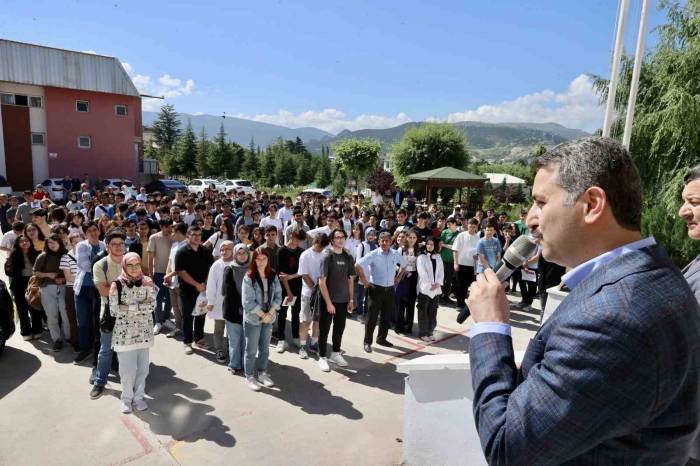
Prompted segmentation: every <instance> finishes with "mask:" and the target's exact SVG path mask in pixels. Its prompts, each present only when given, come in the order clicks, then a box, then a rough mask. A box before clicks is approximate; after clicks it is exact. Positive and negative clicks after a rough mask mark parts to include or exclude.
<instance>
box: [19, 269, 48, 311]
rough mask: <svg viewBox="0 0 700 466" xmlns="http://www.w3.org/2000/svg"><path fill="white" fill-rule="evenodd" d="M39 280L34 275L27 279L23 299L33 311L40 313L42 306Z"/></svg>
mask: <svg viewBox="0 0 700 466" xmlns="http://www.w3.org/2000/svg"><path fill="white" fill-rule="evenodd" d="M41 282H42V280H41V278H39V277H37V276H36V275H32V276H31V277H29V283H28V284H27V290H26V291H25V292H24V299H26V300H27V304H29V307H31V308H32V309H34V310H37V311H41V310H43V309H44V308H43V306H42V305H41V288H40V286H39V285H40V284H41Z"/></svg>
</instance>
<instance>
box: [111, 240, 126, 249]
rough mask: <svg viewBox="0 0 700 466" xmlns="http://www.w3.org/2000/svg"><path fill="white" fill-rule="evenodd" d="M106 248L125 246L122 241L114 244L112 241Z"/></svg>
mask: <svg viewBox="0 0 700 466" xmlns="http://www.w3.org/2000/svg"><path fill="white" fill-rule="evenodd" d="M108 246H111V247H113V248H120V247H124V246H126V244H125V243H124V242H123V241H118V242H116V243H115V242H113V241H112V242H110V243H109V244H108Z"/></svg>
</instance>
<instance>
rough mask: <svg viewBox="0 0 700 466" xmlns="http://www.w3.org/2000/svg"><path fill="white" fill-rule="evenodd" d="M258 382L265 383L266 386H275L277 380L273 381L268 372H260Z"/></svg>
mask: <svg viewBox="0 0 700 466" xmlns="http://www.w3.org/2000/svg"><path fill="white" fill-rule="evenodd" d="M258 382H260V383H261V384H263V385H265V386H266V387H274V386H275V382H273V381H272V379H271V378H270V376H269V375H267V372H261V373H260V374H258Z"/></svg>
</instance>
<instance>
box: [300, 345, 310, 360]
mask: <svg viewBox="0 0 700 466" xmlns="http://www.w3.org/2000/svg"><path fill="white" fill-rule="evenodd" d="M299 357H300V358H301V359H309V353H308V352H307V351H306V345H301V346H300V347H299Z"/></svg>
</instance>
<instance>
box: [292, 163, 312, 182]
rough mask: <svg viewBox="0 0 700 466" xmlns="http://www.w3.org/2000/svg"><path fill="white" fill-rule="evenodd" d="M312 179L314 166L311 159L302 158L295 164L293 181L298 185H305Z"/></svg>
mask: <svg viewBox="0 0 700 466" xmlns="http://www.w3.org/2000/svg"><path fill="white" fill-rule="evenodd" d="M313 180H314V167H313V165H312V163H311V160H309V159H306V158H302V159H301V160H299V163H298V166H297V173H296V177H295V179H294V183H295V184H297V185H298V186H306V185H307V184H309V183H311V182H312V181H313Z"/></svg>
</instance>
